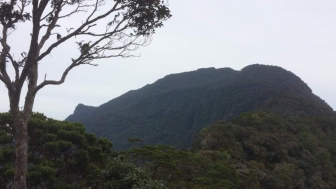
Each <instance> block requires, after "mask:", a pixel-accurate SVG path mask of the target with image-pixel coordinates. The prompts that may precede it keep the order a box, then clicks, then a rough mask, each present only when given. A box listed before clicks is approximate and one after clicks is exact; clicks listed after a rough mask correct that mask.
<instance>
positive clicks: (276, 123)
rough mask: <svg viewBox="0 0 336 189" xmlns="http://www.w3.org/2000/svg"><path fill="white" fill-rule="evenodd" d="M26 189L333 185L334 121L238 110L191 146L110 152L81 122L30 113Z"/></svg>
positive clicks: (6, 180) (3, 133)
mask: <svg viewBox="0 0 336 189" xmlns="http://www.w3.org/2000/svg"><path fill="white" fill-rule="evenodd" d="M11 125H12V120H11V118H10V115H9V114H0V147H1V148H0V188H11V187H12V185H13V174H14V160H15V149H14V145H15V140H14V138H13V133H14V132H15V128H13V127H12V126H11ZM28 129H29V151H28V152H29V164H28V178H27V179H28V187H29V188H33V189H34V188H35V189H38V188H51V189H52V188H55V189H63V188H65V189H66V188H69V189H70V188H71V189H73V188H102V189H104V188H105V189H119V188H120V189H123V188H124V189H131V188H136V189H147V188H148V189H151V188H152V189H161V188H162V189H163V188H172V189H183V188H185V189H238V188H240V189H250V188H260V189H263V188H265V189H266V188H274V189H291V188H292V189H305V188H309V189H320V188H321V189H322V188H327V189H328V188H330V189H331V188H336V182H335V181H336V167H335V165H336V137H335V136H336V118H335V117H332V116H331V117H329V116H325V117H323V116H316V117H283V116H278V115H276V114H273V113H265V112H260V113H245V114H242V115H241V116H240V117H238V118H236V119H233V120H232V121H230V122H225V121H218V122H216V123H215V124H213V125H210V126H208V127H206V128H204V129H202V130H201V131H200V132H199V134H198V137H197V140H195V141H194V145H193V149H192V150H180V149H175V148H173V147H170V146H165V145H158V146H143V147H137V146H139V145H140V144H141V143H142V141H141V140H140V139H138V138H135V137H132V138H129V139H128V141H129V142H130V143H131V144H132V146H133V148H131V149H130V150H128V151H113V150H112V144H111V142H109V141H108V140H107V139H104V138H99V137H96V136H95V135H94V134H89V133H86V132H85V128H84V126H83V125H81V124H78V123H71V122H66V121H63V122H61V121H56V120H53V119H48V118H47V117H45V116H44V115H42V114H34V116H33V118H32V119H31V121H30V122H29V125H28Z"/></svg>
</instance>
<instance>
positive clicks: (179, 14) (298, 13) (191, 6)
mask: <svg viewBox="0 0 336 189" xmlns="http://www.w3.org/2000/svg"><path fill="white" fill-rule="evenodd" d="M169 4H170V9H171V11H172V14H173V17H172V18H171V19H170V20H169V21H168V22H166V23H165V26H164V27H163V28H161V29H159V30H157V32H156V34H155V35H154V38H153V39H154V40H153V42H152V44H151V45H150V46H148V47H144V48H141V49H140V50H139V53H141V57H140V58H132V59H119V58H118V59H109V60H104V61H100V62H99V63H100V65H99V66H98V67H88V66H83V67H79V68H76V69H75V70H74V71H73V72H71V73H70V75H69V76H68V78H67V80H66V83H65V84H63V85H61V86H49V87H46V88H44V89H43V90H42V91H40V93H39V94H38V95H37V99H36V103H35V107H34V111H38V112H43V113H45V114H46V115H47V116H49V117H52V118H56V119H64V118H65V117H67V116H68V115H70V114H71V113H72V112H73V111H74V109H75V107H76V105H77V104H78V103H83V104H86V105H92V106H98V105H100V104H102V103H105V102H107V101H108V100H111V99H113V98H115V97H117V96H120V95H121V94H123V93H125V92H127V91H129V90H134V89H138V88H140V87H142V86H144V85H146V84H149V83H153V82H155V81H156V80H157V79H159V78H162V77H164V76H165V75H168V74H171V73H179V72H185V71H191V70H196V69H198V68H205V67H216V68H221V67H231V68H233V69H236V70H240V69H241V68H243V67H245V66H247V65H250V64H254V63H260V64H268V65H277V66H281V67H283V68H285V69H287V70H290V71H292V72H293V73H295V74H296V75H298V76H299V77H301V79H302V80H304V81H305V82H306V83H307V84H308V85H309V86H310V87H311V88H312V90H313V92H314V93H315V94H316V95H318V96H320V97H321V98H322V99H324V100H325V101H326V102H327V103H328V104H329V105H330V106H332V107H333V108H334V109H336V98H335V96H336V87H335V83H336V74H335V69H336V63H335V62H336V56H335V55H336V11H335V7H336V1H335V0H322V1H316V0H281V1H280V0H245V1H242V0H211V1H204V0H170V1H169ZM79 21H80V18H77V20H71V19H69V20H67V23H64V24H65V25H68V26H72V25H73V24H75V22H79ZM11 40H12V44H14V45H13V46H15V48H16V49H17V52H18V53H17V54H20V53H21V52H22V51H21V49H24V48H25V47H27V46H28V43H27V42H28V41H29V33H27V32H25V33H24V32H22V31H21V33H20V32H18V33H17V34H13V36H12V39H11ZM75 50H76V49H75V47H74V46H71V45H70V46H65V47H63V48H58V49H57V51H56V52H53V53H52V55H51V56H50V57H49V58H48V60H47V61H44V62H43V63H41V64H40V65H41V72H40V76H41V77H44V74H45V73H48V78H50V79H58V77H59V76H60V74H61V72H62V69H64V67H65V66H66V65H67V63H68V62H69V59H70V57H71V55H73V53H74V52H75ZM8 106H9V105H8V97H7V91H6V88H5V87H4V85H3V84H0V112H4V111H8V109H9V107H8Z"/></svg>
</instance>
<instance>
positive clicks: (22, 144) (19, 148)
mask: <svg viewBox="0 0 336 189" xmlns="http://www.w3.org/2000/svg"><path fill="white" fill-rule="evenodd" d="M36 83H37V66H36V65H34V66H32V67H31V69H30V74H29V82H28V92H27V95H26V98H25V103H24V108H23V111H20V110H19V101H20V98H19V96H20V95H19V94H18V93H16V95H14V96H15V97H17V98H10V99H11V100H12V102H13V103H11V114H12V116H13V118H14V127H15V141H16V159H15V175H14V188H15V189H26V188H27V162H28V130H27V127H28V121H29V119H30V117H31V115H32V113H33V105H34V101H35V96H36V92H35V88H36ZM12 105H13V106H12Z"/></svg>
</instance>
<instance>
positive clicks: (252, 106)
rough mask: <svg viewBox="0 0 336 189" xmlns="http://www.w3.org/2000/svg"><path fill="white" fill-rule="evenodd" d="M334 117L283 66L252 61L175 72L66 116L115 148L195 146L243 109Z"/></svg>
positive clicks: (68, 119) (300, 81)
mask: <svg viewBox="0 0 336 189" xmlns="http://www.w3.org/2000/svg"><path fill="white" fill-rule="evenodd" d="M250 111H268V112H273V113H276V114H279V115H281V116H321V115H324V116H329V115H333V114H334V112H333V110H332V108H331V107H330V106H328V105H327V104H326V103H325V102H324V101H323V100H321V99H320V98H319V97H317V96H316V95H314V94H313V93H312V90H311V89H310V88H309V87H308V86H307V84H305V83H304V82H303V81H302V80H301V79H300V78H299V77H297V76H296V75H294V74H293V73H291V72H290V71H287V70H285V69H283V68H280V67H276V66H265V65H259V64H255V65H250V66H247V67H245V68H243V69H242V70H241V71H235V70H233V69H231V68H221V69H215V68H205V69H199V70H196V71H192V72H186V73H180V74H172V75H168V76H166V77H164V78H162V79H159V80H158V81H156V82H155V83H153V84H150V85H146V86H145V87H143V88H141V89H139V90H134V91H129V92H127V93H126V94H124V95H122V96H120V97H118V98H115V99H113V100H111V101H109V102H107V103H105V104H103V105H101V106H99V107H90V106H85V105H83V104H79V105H78V106H77V107H76V109H75V111H74V113H73V114H72V115H70V116H69V117H68V118H67V119H66V120H67V121H71V122H80V123H83V124H84V125H85V126H86V129H87V131H89V132H93V133H96V134H97V135H98V136H103V137H106V138H108V139H110V140H111V141H112V143H113V144H114V147H115V149H125V148H128V147H130V146H131V144H129V143H128V142H127V139H128V138H129V137H137V138H139V139H141V140H142V141H143V143H144V144H167V145H171V146H174V147H179V148H181V147H182V148H184V147H187V148H188V147H190V146H191V144H192V141H193V138H195V136H196V135H197V133H198V132H199V131H200V130H201V129H202V128H204V127H206V126H207V125H209V124H212V123H214V122H216V121H218V120H231V119H232V118H235V117H237V116H238V115H240V114H241V113H243V112H250Z"/></svg>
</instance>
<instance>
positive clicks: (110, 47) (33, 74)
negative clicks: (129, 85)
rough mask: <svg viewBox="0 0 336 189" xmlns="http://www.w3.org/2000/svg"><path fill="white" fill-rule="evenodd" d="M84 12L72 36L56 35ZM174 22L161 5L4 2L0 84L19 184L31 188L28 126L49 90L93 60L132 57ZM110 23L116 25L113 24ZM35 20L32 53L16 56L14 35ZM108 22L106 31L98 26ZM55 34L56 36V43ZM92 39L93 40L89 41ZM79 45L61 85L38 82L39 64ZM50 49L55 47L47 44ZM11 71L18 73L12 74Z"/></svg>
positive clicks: (144, 1) (153, 1)
mask: <svg viewBox="0 0 336 189" xmlns="http://www.w3.org/2000/svg"><path fill="white" fill-rule="evenodd" d="M79 13H81V14H82V13H85V15H86V17H84V19H83V21H82V23H80V24H79V25H78V26H77V27H74V28H66V30H67V34H66V35H64V36H62V35H61V34H60V33H54V32H55V30H56V28H62V27H61V26H60V22H61V20H64V19H65V18H68V17H70V16H73V15H76V14H79ZM170 17H171V14H170V10H169V9H168V7H167V3H166V2H165V1H162V0H113V1H111V2H108V1H105V0H96V1H94V2H91V1H88V0H31V1H30V0H7V1H1V2H0V23H1V26H2V34H1V39H0V42H1V45H2V50H1V54H0V81H2V82H3V83H4V84H5V86H6V87H7V90H8V97H9V102H10V114H11V116H12V118H13V119H14V126H15V130H16V133H15V137H16V140H15V142H16V160H15V176H14V180H15V181H14V183H15V184H14V185H15V188H17V189H22V188H26V174H27V124H28V121H29V119H30V117H31V115H32V109H33V105H34V100H35V96H36V94H37V92H38V91H40V90H41V89H42V88H44V87H45V86H47V85H60V84H62V83H64V81H65V79H66V77H67V75H68V74H69V72H70V71H71V70H72V69H73V68H75V67H78V66H80V65H91V66H96V64H93V63H92V61H93V60H97V59H106V58H113V57H133V56H134V54H132V52H134V51H136V50H137V49H138V48H139V47H140V46H145V45H148V44H149V42H150V39H151V36H152V34H154V33H155V29H157V28H160V27H162V26H163V21H165V20H167V19H169V18H170ZM108 19H111V20H108ZM29 21H31V31H29V32H31V40H30V44H29V49H27V51H25V52H22V53H21V57H16V56H14V53H13V52H11V45H10V44H9V40H8V39H9V38H10V34H11V33H13V32H15V31H16V30H17V29H18V27H19V25H20V24H22V23H24V22H29ZM104 22H105V24H106V27H105V29H104V31H98V30H99V29H98V30H97V26H98V25H101V24H103V23H104ZM52 35H56V37H55V38H52ZM88 39H90V40H88ZM71 41H73V42H76V44H77V46H78V50H79V52H78V56H76V57H73V58H72V59H71V60H69V65H68V67H67V68H66V69H65V70H64V72H63V73H62V76H61V78H60V79H59V80H48V79H47V77H46V75H45V77H44V81H43V82H41V83H38V77H39V72H38V67H39V64H38V63H42V61H43V60H44V59H45V58H46V56H47V55H49V54H50V53H51V52H52V51H53V50H55V48H57V47H58V48H59V47H62V45H63V47H64V44H65V42H71ZM46 44H50V45H46ZM9 66H12V68H13V70H14V73H13V75H10V73H11V72H9V69H10V68H9ZM25 83H27V84H28V90H27V93H26V94H25V100H24V102H23V104H24V106H23V108H22V109H20V108H19V104H20V98H21V96H22V88H23V87H24V85H25Z"/></svg>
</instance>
